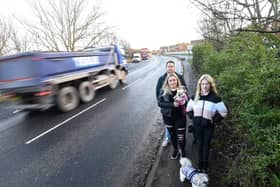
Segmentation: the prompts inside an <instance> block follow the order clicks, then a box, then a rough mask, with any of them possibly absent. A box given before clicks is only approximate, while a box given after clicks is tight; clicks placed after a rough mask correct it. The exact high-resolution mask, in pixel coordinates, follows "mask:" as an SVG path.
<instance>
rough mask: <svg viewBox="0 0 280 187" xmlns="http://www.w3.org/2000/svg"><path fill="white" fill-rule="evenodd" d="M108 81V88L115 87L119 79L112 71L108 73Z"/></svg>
mask: <svg viewBox="0 0 280 187" xmlns="http://www.w3.org/2000/svg"><path fill="white" fill-rule="evenodd" d="M109 81H110V83H109V86H110V88H112V89H115V88H116V87H117V86H118V83H119V80H118V77H117V76H116V75H115V74H113V73H111V74H110V78H109Z"/></svg>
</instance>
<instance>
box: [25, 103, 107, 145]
mask: <svg viewBox="0 0 280 187" xmlns="http://www.w3.org/2000/svg"><path fill="white" fill-rule="evenodd" d="M105 100H106V98H103V99H101V100H100V101H98V102H97V103H95V104H93V105H91V106H90V107H88V108H86V109H84V110H82V111H81V112H79V113H77V114H75V115H74V116H72V117H70V118H68V119H66V120H64V121H63V122H61V123H59V124H57V125H56V126H54V127H52V128H51V129H49V130H47V131H45V132H43V133H41V134H39V135H38V136H36V137H35V138H32V139H31V140H28V141H27V142H25V144H30V143H32V142H34V141H35V140H37V139H39V138H41V137H42V136H44V135H46V134H48V133H49V132H51V131H53V130H54V129H56V128H58V127H60V126H61V125H63V124H65V123H67V122H68V121H70V120H72V119H74V118H76V117H77V116H79V115H81V114H82V113H84V112H86V111H88V110H90V109H91V108H93V107H95V106H97V105H98V104H100V103H102V102H104V101H105Z"/></svg>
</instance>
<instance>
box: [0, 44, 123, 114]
mask: <svg viewBox="0 0 280 187" xmlns="http://www.w3.org/2000/svg"><path fill="white" fill-rule="evenodd" d="M107 49H109V50H107V51H104V50H101V51H100V50H84V51H79V52H26V53H19V54H15V55H10V56H3V57H0V92H1V93H2V95H3V97H4V98H5V99H12V100H14V101H15V103H16V104H15V106H14V108H15V109H16V110H46V109H49V108H51V107H53V106H57V107H58V109H59V110H61V111H62V112H68V111H71V110H74V109H75V108H76V107H78V106H79V104H80V102H82V103H87V102H90V101H92V100H93V98H94V97H95V91H96V90H98V89H100V88H102V87H105V86H109V87H111V88H112V89H114V88H116V87H117V85H118V83H121V84H123V83H125V82H126V79H127V74H128V69H127V64H126V62H125V58H124V57H123V56H122V54H121V51H120V49H119V47H118V46H117V45H114V46H109V47H107Z"/></svg>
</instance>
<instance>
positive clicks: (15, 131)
mask: <svg viewBox="0 0 280 187" xmlns="http://www.w3.org/2000/svg"><path fill="white" fill-rule="evenodd" d="M166 60H167V58H165V57H154V58H153V60H151V61H145V62H141V63H138V64H129V66H130V72H129V77H128V84H127V85H122V86H119V87H118V88H117V89H115V90H110V89H109V88H104V89H101V90H98V91H97V95H96V98H95V99H94V100H93V101H92V102H91V103H88V104H84V105H81V106H80V107H79V108H78V109H76V110H74V111H72V112H69V113H66V114H62V113H60V112H58V111H57V110H56V109H55V108H53V109H51V110H48V111H45V112H32V113H29V114H27V115H26V116H25V117H24V118H22V119H21V121H19V122H17V124H12V123H13V122H11V123H10V124H9V125H10V126H11V127H9V128H3V129H4V130H2V131H0V159H1V162H0V186H1V187H6V186H9V187H10V186H21V187H25V186H26V187H27V186H28V187H30V186H40V187H43V186H52V187H55V186H59V187H61V186H83V187H86V186H91V187H92V186H107V187H108V186H131V185H136V186H139V185H142V184H143V183H144V182H145V181H144V180H145V177H146V174H147V172H148V170H149V168H150V167H151V164H152V161H153V159H154V157H155V152H156V151H157V148H158V147H157V146H158V145H159V143H160V138H161V134H162V127H161V126H160V125H159V123H158V122H157V121H158V116H159V115H158V114H159V109H158V107H157V103H156V98H155V86H156V82H157V80H158V77H159V76H160V75H161V74H162V73H163V72H164V70H165V63H164V62H165V61H166ZM0 128H1V125H0ZM135 176H137V180H136V179H135Z"/></svg>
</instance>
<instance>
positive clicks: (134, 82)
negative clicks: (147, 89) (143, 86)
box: [122, 79, 142, 90]
mask: <svg viewBox="0 0 280 187" xmlns="http://www.w3.org/2000/svg"><path fill="white" fill-rule="evenodd" d="M141 80H142V79H137V80H135V81H133V82H132V83H130V84H129V85H127V86H125V87H123V88H122V89H123V90H125V89H127V88H129V87H130V86H132V85H134V84H136V83H137V82H139V81H141Z"/></svg>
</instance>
